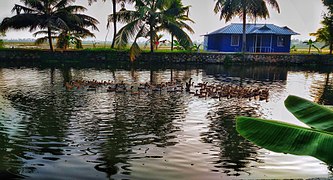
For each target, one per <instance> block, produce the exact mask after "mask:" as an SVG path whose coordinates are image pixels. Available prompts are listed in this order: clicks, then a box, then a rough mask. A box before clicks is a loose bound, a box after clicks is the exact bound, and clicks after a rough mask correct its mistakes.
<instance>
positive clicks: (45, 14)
mask: <svg viewBox="0 0 333 180" xmlns="http://www.w3.org/2000/svg"><path fill="white" fill-rule="evenodd" d="M74 1H75V0H21V2H22V3H23V4H24V5H19V4H15V6H14V8H13V9H12V12H16V15H15V16H13V17H7V18H5V19H4V20H3V21H2V23H1V25H0V31H6V30H8V29H10V28H12V29H25V28H29V31H30V32H33V31H35V30H37V29H40V30H41V31H39V32H37V33H36V35H37V34H43V33H46V34H47V39H48V41H49V45H50V50H51V51H53V45H52V38H53V37H54V35H55V34H56V33H57V32H59V31H61V30H68V31H71V30H72V28H74V27H76V28H78V27H79V28H84V27H85V25H84V24H86V25H87V24H89V25H88V26H90V27H92V28H93V29H95V30H97V27H96V24H97V23H98V21H97V20H96V19H94V18H93V17H90V16H87V15H84V14H80V12H84V11H86V8H85V7H83V6H78V5H72V4H73V3H74ZM74 30H76V29H74Z"/></svg>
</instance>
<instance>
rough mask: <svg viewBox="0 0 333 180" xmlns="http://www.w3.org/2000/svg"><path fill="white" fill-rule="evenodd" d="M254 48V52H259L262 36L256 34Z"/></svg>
mask: <svg viewBox="0 0 333 180" xmlns="http://www.w3.org/2000/svg"><path fill="white" fill-rule="evenodd" d="M255 43H256V45H255V46H256V48H255V52H261V45H262V36H258V35H257V36H256V42H255Z"/></svg>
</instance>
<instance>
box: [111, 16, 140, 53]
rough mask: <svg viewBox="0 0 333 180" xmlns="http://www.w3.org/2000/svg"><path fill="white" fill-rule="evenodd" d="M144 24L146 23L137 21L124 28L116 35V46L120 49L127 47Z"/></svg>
mask: <svg viewBox="0 0 333 180" xmlns="http://www.w3.org/2000/svg"><path fill="white" fill-rule="evenodd" d="M143 24H144V22H142V21H141V20H136V21H133V22H130V23H128V24H127V25H125V26H124V27H122V28H121V29H120V30H119V31H118V33H117V35H116V38H115V44H116V45H117V46H118V47H125V46H126V45H127V44H128V42H129V39H131V38H133V37H134V36H135V34H136V33H137V32H138V31H139V30H140V27H141V26H142V25H143Z"/></svg>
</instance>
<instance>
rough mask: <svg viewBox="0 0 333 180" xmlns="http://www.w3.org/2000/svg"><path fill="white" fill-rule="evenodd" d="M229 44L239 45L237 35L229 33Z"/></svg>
mask: <svg viewBox="0 0 333 180" xmlns="http://www.w3.org/2000/svg"><path fill="white" fill-rule="evenodd" d="M231 46H239V35H231Z"/></svg>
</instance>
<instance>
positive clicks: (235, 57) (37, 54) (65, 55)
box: [0, 49, 333, 66]
mask: <svg viewBox="0 0 333 180" xmlns="http://www.w3.org/2000/svg"><path fill="white" fill-rule="evenodd" d="M0 63H46V64H49V63H50V64H54V63H65V64H66V63H70V64H81V63H101V64H114V63H121V64H246V65H247V64H256V65H259V64H264V65H325V66H326V65H327V66H332V65H333V55H328V54H281V53H273V54H271V53H270V54H264V53H262V54H259V53H246V54H244V56H243V54H241V53H218V52H202V53H201V52H200V53H198V52H155V53H149V52H143V53H141V55H140V56H139V57H138V58H137V59H136V60H135V61H134V62H131V61H130V60H129V54H128V52H127V51H121V50H119V51H117V50H75V51H71V50H69V51H55V52H50V51H48V50H34V49H0Z"/></svg>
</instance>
